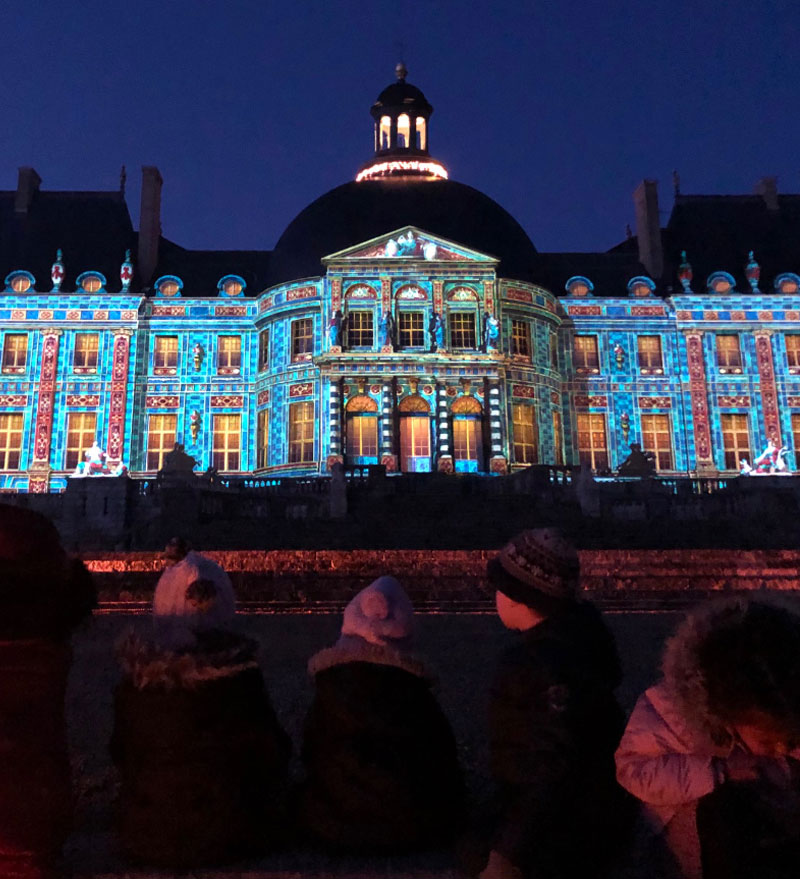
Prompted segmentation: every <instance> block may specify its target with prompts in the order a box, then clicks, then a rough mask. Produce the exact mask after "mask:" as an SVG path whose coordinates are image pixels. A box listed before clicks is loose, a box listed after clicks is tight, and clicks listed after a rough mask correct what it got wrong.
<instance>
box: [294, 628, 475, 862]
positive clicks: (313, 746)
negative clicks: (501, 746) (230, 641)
mask: <svg viewBox="0 0 800 879" xmlns="http://www.w3.org/2000/svg"><path fill="white" fill-rule="evenodd" d="M348 640H350V641H351V642H352V643H351V644H350V645H348V646H341V645H337V646H335V647H331V648H328V649H326V650H322V651H321V652H320V653H318V654H316V656H314V657H313V658H312V659H311V661H310V663H309V671H310V672H311V673H312V674H313V675H314V676H315V685H316V692H315V695H314V700H313V703H312V705H311V708H310V710H309V713H308V716H307V719H306V725H305V737H304V741H303V750H302V757H303V762H304V764H305V767H306V773H307V780H306V782H305V784H304V786H303V788H302V790H301V794H300V810H301V815H302V819H303V822H304V824H305V826H306V827H307V829H308V830H309V831H310V832H311V834H312V835H313V836H314V837H316V838H317V839H318V840H319V841H321V842H323V843H324V844H327V845H329V846H331V847H335V848H339V849H344V850H357V851H402V850H412V849H415V848H425V847H432V846H439V845H443V844H446V843H447V842H448V841H449V840H450V839H451V838H452V836H453V833H454V831H455V829H456V828H457V827H458V826H459V825H460V823H461V820H462V817H463V814H464V787H463V782H462V776H461V771H460V769H459V765H458V758H457V754H456V743H455V740H454V738H453V733H452V731H451V729H450V725H449V723H448V722H447V720H446V718H445V716H444V714H443V713H442V710H441V708H440V707H439V705H438V703H437V701H436V699H435V697H434V695H433V693H432V692H431V681H430V680H429V679H428V677H427V676H426V673H425V670H424V667H423V666H422V665H421V664H420V663H419V662H417V661H416V660H414V659H412V658H410V657H408V656H407V655H405V654H401V653H398V652H395V651H393V650H391V649H390V648H385V647H380V646H376V645H371V644H368V643H367V642H366V641H362V640H361V639H360V638H352V639H348Z"/></svg>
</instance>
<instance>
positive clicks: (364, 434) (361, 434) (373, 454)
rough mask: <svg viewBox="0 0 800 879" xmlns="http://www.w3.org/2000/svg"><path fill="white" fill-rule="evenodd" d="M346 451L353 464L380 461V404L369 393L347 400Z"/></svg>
mask: <svg viewBox="0 0 800 879" xmlns="http://www.w3.org/2000/svg"><path fill="white" fill-rule="evenodd" d="M345 412H346V415H347V420H346V428H345V430H346V437H345V452H346V453H347V458H348V461H349V462H350V463H351V464H377V463H378V404H377V403H376V402H375V400H373V399H372V397H370V396H369V395H368V394H357V395H356V396H355V397H351V398H350V399H349V400H348V401H347V405H346V406H345Z"/></svg>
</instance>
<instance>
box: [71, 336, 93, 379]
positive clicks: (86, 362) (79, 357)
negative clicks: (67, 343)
mask: <svg viewBox="0 0 800 879" xmlns="http://www.w3.org/2000/svg"><path fill="white" fill-rule="evenodd" d="M99 349H100V336H99V335H98V334H97V333H78V335H77V336H75V354H74V355H73V358H72V367H73V369H74V370H75V371H76V372H97V353H98V351H99Z"/></svg>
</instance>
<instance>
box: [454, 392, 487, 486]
mask: <svg viewBox="0 0 800 879" xmlns="http://www.w3.org/2000/svg"><path fill="white" fill-rule="evenodd" d="M450 412H451V414H452V416H453V460H454V461H455V467H456V472H459V473H477V472H479V471H481V470H483V418H482V416H483V409H482V407H481V404H480V403H479V402H478V401H477V400H476V399H475V397H459V398H458V399H457V400H456V401H455V402H454V403H453V405H452V406H451V407H450Z"/></svg>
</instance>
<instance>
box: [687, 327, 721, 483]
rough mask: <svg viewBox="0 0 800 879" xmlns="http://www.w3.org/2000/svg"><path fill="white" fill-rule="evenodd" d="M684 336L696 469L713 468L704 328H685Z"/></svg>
mask: <svg viewBox="0 0 800 879" xmlns="http://www.w3.org/2000/svg"><path fill="white" fill-rule="evenodd" d="M684 336H685V337H686V361H687V365H688V367H689V399H690V401H691V407H692V423H693V427H694V450H695V469H696V470H698V471H702V470H713V469H715V468H714V458H713V457H712V451H711V427H710V424H709V412H708V387H707V385H706V366H705V359H704V357H703V332H702V330H684ZM687 451H688V450H687Z"/></svg>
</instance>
